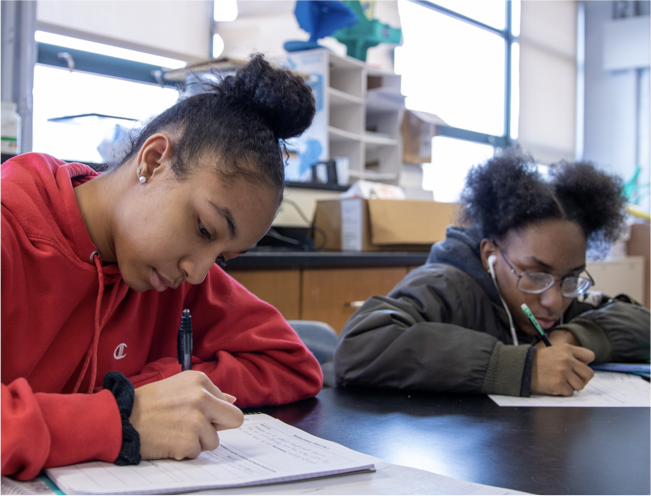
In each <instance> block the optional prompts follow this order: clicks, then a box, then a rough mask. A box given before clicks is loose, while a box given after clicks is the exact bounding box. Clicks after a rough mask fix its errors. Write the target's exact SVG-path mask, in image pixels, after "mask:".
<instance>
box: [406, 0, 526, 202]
mask: <svg viewBox="0 0 651 496" xmlns="http://www.w3.org/2000/svg"><path fill="white" fill-rule="evenodd" d="M398 6H399V9H400V18H401V23H402V29H403V37H404V42H403V46H401V47H398V48H396V60H395V67H396V72H398V73H400V74H401V75H402V92H403V93H404V94H405V95H406V101H405V104H406V106H407V108H409V109H413V110H420V111H425V112H430V113H433V114H436V115H438V116H439V117H441V118H442V119H443V120H444V121H445V122H446V123H447V126H441V127H439V132H440V136H437V137H435V138H434V140H433V142H432V163H431V164H423V188H424V189H428V190H432V191H433V192H434V199H435V200H437V201H456V200H457V199H458V197H459V193H460V192H461V188H462V186H463V182H464V178H465V175H466V173H467V171H468V169H469V168H470V167H471V166H472V165H475V164H477V163H480V162H483V161H484V160H486V159H487V158H489V157H490V156H492V155H493V152H494V148H495V147H505V146H508V145H510V144H511V143H512V142H513V140H514V139H516V138H517V115H518V91H517V85H518V78H517V74H518V54H519V51H518V44H517V41H516V38H515V36H516V35H517V34H519V3H518V2H515V1H513V2H511V1H504V0H502V1H499V0H480V1H479V0H453V1H452V0H438V1H436V2H426V1H420V0H415V1H409V0H399V2H398Z"/></svg>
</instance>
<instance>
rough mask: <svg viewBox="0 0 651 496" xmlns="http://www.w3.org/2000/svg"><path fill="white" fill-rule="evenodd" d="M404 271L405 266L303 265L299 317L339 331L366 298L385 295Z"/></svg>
mask: <svg viewBox="0 0 651 496" xmlns="http://www.w3.org/2000/svg"><path fill="white" fill-rule="evenodd" d="M406 275H407V268H406V267H387V268H363V269H346V268H341V269H304V270H303V287H302V290H301V294H302V295H303V299H302V304H301V318H302V319H303V320H319V321H321V322H326V323H328V324H330V325H331V326H332V327H333V328H334V330H335V331H337V332H338V333H340V332H341V330H342V329H343V327H344V324H345V323H346V321H347V320H348V319H349V318H350V316H351V315H352V314H353V312H354V311H355V310H356V309H357V308H359V307H360V306H361V304H362V303H364V301H365V300H366V299H368V298H369V297H371V296H373V295H386V294H387V293H388V292H389V291H391V289H393V287H394V286H395V285H396V284H398V283H399V282H400V281H401V280H402V279H403V278H404V277H405V276H406Z"/></svg>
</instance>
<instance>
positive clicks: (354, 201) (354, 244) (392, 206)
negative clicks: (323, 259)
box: [314, 198, 459, 251]
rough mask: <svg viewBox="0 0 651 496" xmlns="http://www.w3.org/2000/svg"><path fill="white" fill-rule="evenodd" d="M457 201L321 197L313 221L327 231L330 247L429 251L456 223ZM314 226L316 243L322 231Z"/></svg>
mask: <svg viewBox="0 0 651 496" xmlns="http://www.w3.org/2000/svg"><path fill="white" fill-rule="evenodd" d="M458 207H459V206H458V204H456V203H439V202H432V201H422V200H377V199H372V200H364V199H361V198H350V199H345V200H326V201H318V202H317V205H316V210H315V212H314V224H315V226H317V228H319V229H321V230H322V231H323V232H324V233H325V235H326V243H325V245H324V246H323V249H324V250H328V251H429V249H430V248H431V246H432V244H433V243H436V242H437V241H442V240H443V239H445V229H446V227H447V226H449V225H451V224H455V223H456V216H457V211H458ZM319 229H315V230H314V237H315V240H314V244H315V246H320V245H321V244H322V243H323V234H322V232H320V231H319Z"/></svg>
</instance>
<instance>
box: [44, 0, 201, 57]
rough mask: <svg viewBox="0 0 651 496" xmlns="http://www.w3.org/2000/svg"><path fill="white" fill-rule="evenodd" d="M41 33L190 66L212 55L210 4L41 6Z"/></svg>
mask: <svg viewBox="0 0 651 496" xmlns="http://www.w3.org/2000/svg"><path fill="white" fill-rule="evenodd" d="M37 23H38V27H39V29H42V30H44V31H50V32H54V33H58V34H64V35H70V36H78V37H80V38H84V39H88V40H91V41H97V42H102V43H109V44H112V45H117V46H121V47H124V48H131V49H136V50H141V51H145V52H149V53H154V54H158V55H166V56H170V57H174V58H178V59H182V60H185V61H187V62H196V61H200V60H205V59H206V58H208V56H209V55H210V46H211V37H210V26H211V23H212V2H211V1H209V0H184V1H178V0H166V1H143V0H136V1H116V0H93V1H89V0H82V1H80V0H38V7H37Z"/></svg>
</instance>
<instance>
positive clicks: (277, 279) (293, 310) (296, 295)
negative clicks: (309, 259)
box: [228, 269, 301, 320]
mask: <svg viewBox="0 0 651 496" xmlns="http://www.w3.org/2000/svg"><path fill="white" fill-rule="evenodd" d="M228 275H230V276H231V277H232V278H233V279H235V280H236V281H237V282H239V283H240V284H241V285H242V286H244V287H245V288H246V289H248V290H249V291H250V292H251V293H253V294H254V295H256V296H257V297H258V298H260V299H261V300H263V301H266V302H267V303H270V304H271V305H273V306H274V307H276V308H277V309H278V311H279V312H280V313H281V314H282V315H283V317H285V319H286V320H295V319H298V318H300V312H299V301H300V300H299V299H300V282H301V275H300V271H299V269H287V270H234V271H228Z"/></svg>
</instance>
